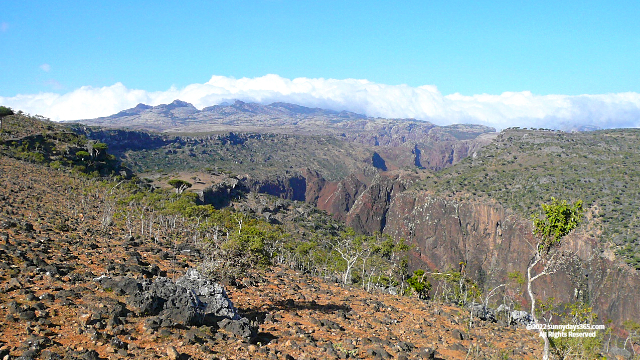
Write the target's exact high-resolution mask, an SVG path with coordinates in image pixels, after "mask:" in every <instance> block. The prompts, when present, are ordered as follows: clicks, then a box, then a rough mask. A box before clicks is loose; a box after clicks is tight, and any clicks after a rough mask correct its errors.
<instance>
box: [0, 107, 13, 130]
mask: <svg viewBox="0 0 640 360" xmlns="http://www.w3.org/2000/svg"><path fill="white" fill-rule="evenodd" d="M9 115H13V110H12V109H11V108H9V107H6V106H0V132H2V119H3V118H4V117H5V116H9Z"/></svg>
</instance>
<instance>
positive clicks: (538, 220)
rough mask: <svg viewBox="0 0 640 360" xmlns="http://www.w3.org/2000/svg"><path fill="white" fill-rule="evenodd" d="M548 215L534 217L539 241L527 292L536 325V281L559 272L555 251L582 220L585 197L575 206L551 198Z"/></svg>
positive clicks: (546, 349)
mask: <svg viewBox="0 0 640 360" xmlns="http://www.w3.org/2000/svg"><path fill="white" fill-rule="evenodd" d="M542 211H543V213H544V217H540V216H534V217H533V234H534V235H535V236H536V239H537V240H538V241H537V243H536V247H535V251H534V254H533V258H532V259H531V261H530V262H529V266H528V267H527V292H528V294H529V299H530V300H531V316H532V317H533V321H534V322H535V323H536V324H539V321H538V318H537V316H536V313H535V308H536V298H535V296H534V294H533V287H532V285H533V281H534V280H536V279H537V278H539V277H541V276H543V275H549V274H553V273H554V272H556V270H557V269H558V266H559V265H560V261H559V260H558V258H557V256H558V252H557V251H555V250H556V248H557V247H559V246H560V244H561V241H562V238H563V237H565V236H566V235H567V234H569V233H570V232H571V231H572V230H573V229H575V228H576V227H577V226H578V225H579V224H580V222H581V221H582V213H583V209H582V200H578V201H576V202H575V203H573V204H572V205H569V204H567V202H566V201H565V200H562V201H560V200H557V199H556V198H551V204H542ZM538 264H542V265H543V268H542V270H541V271H539V272H537V273H535V267H536V265H538ZM543 339H544V352H543V359H544V360H548V359H549V345H550V343H549V338H548V337H547V334H546V333H545V334H544V336H543Z"/></svg>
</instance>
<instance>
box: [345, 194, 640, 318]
mask: <svg viewBox="0 0 640 360" xmlns="http://www.w3.org/2000/svg"><path fill="white" fill-rule="evenodd" d="M354 209H355V207H354ZM384 232H385V233H387V234H390V235H392V236H393V237H394V238H396V239H399V238H405V239H407V240H408V241H410V242H411V243H413V244H415V245H416V246H417V249H418V251H417V252H416V253H414V254H413V259H412V263H413V266H414V267H416V268H417V267H423V268H424V267H428V268H431V269H441V270H445V269H448V268H451V267H452V266H453V265H452V264H459V263H460V262H465V263H466V264H467V265H466V271H467V274H469V275H470V276H471V277H472V278H473V279H474V280H475V281H477V282H478V283H479V284H480V285H482V286H484V288H485V289H487V288H493V287H494V286H497V285H499V284H502V283H505V282H506V281H507V274H508V273H509V272H513V271H518V272H520V273H521V274H526V270H527V265H528V262H529V260H530V258H531V255H532V254H533V247H532V246H533V245H532V244H535V239H534V238H533V235H532V233H531V227H530V222H529V221H526V220H522V219H520V218H519V217H517V216H515V215H513V214H510V213H509V212H507V211H506V210H505V209H504V208H503V207H502V206H500V205H499V204H496V203H489V202H480V201H469V200H466V201H458V200H454V199H442V198H438V197H434V196H430V195H428V194H426V193H424V192H403V193H401V194H398V195H396V196H395V197H393V199H392V201H391V202H390V205H389V208H388V210H387V212H386V225H385V227H384ZM597 245H598V244H597V240H596V239H593V238H588V237H585V236H584V235H581V234H575V233H574V234H571V235H570V236H568V237H567V238H566V239H565V241H564V243H563V246H562V248H561V249H560V250H561V251H562V257H561V261H562V264H563V265H562V266H561V268H560V269H559V270H558V271H557V272H556V273H555V274H553V275H550V276H543V277H541V278H539V279H538V280H536V282H535V283H534V290H535V292H536V293H537V294H538V296H539V297H540V298H542V299H546V298H548V297H555V298H556V301H558V302H574V301H576V300H583V301H591V303H592V304H593V306H594V311H595V312H596V313H598V314H599V319H605V320H608V319H611V320H613V321H614V323H615V324H617V325H620V324H621V323H622V322H623V321H624V320H627V319H632V318H636V317H637V316H638V315H639V314H640V302H638V301H637V299H638V297H640V275H639V274H638V273H637V272H634V271H632V270H629V269H627V268H625V267H623V266H620V265H619V264H616V263H613V262H612V261H610V260H609V259H606V258H604V257H603V256H600V251H599V249H598V246H597ZM521 290H522V292H521V295H522V297H521V301H522V302H524V303H526V302H527V300H528V299H527V298H526V297H525V296H524V289H521ZM603 321H604V320H603Z"/></svg>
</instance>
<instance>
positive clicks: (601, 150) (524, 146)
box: [417, 129, 640, 269]
mask: <svg viewBox="0 0 640 360" xmlns="http://www.w3.org/2000/svg"><path fill="white" fill-rule="evenodd" d="M638 177H640V130H638V129H619V130H603V131H591V132H576V133H564V132H559V131H543V130H526V129H507V130H504V131H503V132H502V133H500V135H499V136H498V137H497V138H496V139H495V141H494V142H492V143H491V144H489V145H487V146H486V147H484V148H483V149H482V150H480V151H478V152H477V153H476V154H475V155H474V156H471V157H468V158H466V159H464V160H463V161H461V162H460V163H458V164H456V165H455V166H453V167H450V168H447V169H445V170H443V171H442V172H440V173H437V174H434V175H433V176H431V177H430V178H429V179H427V180H426V181H424V182H423V183H422V184H420V185H417V187H419V188H424V189H427V190H429V191H433V192H437V193H452V194H458V195H460V196H473V197H475V198H490V199H494V200H497V201H499V202H500V203H501V204H503V205H504V206H505V207H506V208H509V209H512V210H514V211H515V212H516V213H518V214H520V215H521V216H528V214H531V213H532V212H534V211H535V209H536V208H538V207H539V205H540V203H541V202H542V203H545V202H549V201H551V197H557V198H565V199H582V200H583V201H584V207H585V212H586V216H587V217H588V218H589V222H588V226H586V227H585V228H584V231H586V232H588V233H589V234H590V235H592V236H594V237H597V238H598V239H600V241H601V243H602V245H603V247H605V248H607V247H612V248H613V249H614V250H615V252H616V253H617V254H618V255H619V256H621V258H622V259H624V260H625V261H626V262H627V264H629V265H630V266H632V267H634V268H636V269H640V256H638V254H640V235H638V234H640V213H638V204H637V199H639V198H640V184H638V182H637V181H635V179H637V178H638Z"/></svg>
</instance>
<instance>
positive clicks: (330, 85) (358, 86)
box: [0, 75, 640, 129]
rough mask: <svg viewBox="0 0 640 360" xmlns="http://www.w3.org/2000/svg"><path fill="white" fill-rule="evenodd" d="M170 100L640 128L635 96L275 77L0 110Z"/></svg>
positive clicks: (111, 89)
mask: <svg viewBox="0 0 640 360" xmlns="http://www.w3.org/2000/svg"><path fill="white" fill-rule="evenodd" d="M175 99H180V100H184V101H187V102H190V103H192V104H194V105H195V106H196V107H197V108H199V109H202V108H203V107H206V106H211V105H216V104H219V103H221V102H224V101H230V100H234V99H239V100H243V101H247V102H260V103H265V104H268V103H272V102H276V101H282V102H290V103H295V104H300V105H304V106H310V107H320V108H326V109H333V110H338V111H341V110H348V111H353V112H357V113H362V114H366V115H368V116H374V117H389V118H416V119H421V120H428V121H431V122H434V123H436V124H439V125H446V124H454V123H479V124H484V125H489V126H493V127H496V128H498V129H503V128H506V127H510V126H520V127H544V128H572V127H576V126H597V127H601V128H618V127H640V94H639V93H618V94H602V95H577V96H569V95H535V94H532V93H531V92H528V91H523V92H505V93H502V94H500V95H488V94H482V95H473V96H464V95H460V94H451V95H446V96H445V95H442V94H441V93H440V92H439V91H438V89H437V87H435V86H431V85H425V86H420V87H411V86H408V85H386V84H378V83H373V82H370V81H368V80H359V79H344V80H336V79H322V78H319V79H309V78H297V79H286V78H282V77H280V76H278V75H266V76H262V77H257V78H241V79H235V78H232V77H225V76H213V77H211V79H210V80H209V81H207V82H206V83H204V84H191V85H188V86H186V87H184V88H180V89H178V88H175V87H171V88H170V89H168V90H166V91H159V92H148V91H145V90H135V89H128V88H127V87H126V86H124V85H123V84H122V83H116V84H114V85H112V86H106V87H100V88H96V87H88V86H87V87H81V88H79V89H76V90H74V91H71V92H69V93H66V94H62V95H61V94H56V93H40V94H31V95H17V96H14V97H0V104H3V105H7V106H11V107H13V108H14V109H19V110H23V111H25V112H27V113H31V114H40V115H44V116H47V117H50V118H51V119H53V120H76V119H87V118H95V117H99V116H108V115H111V114H114V113H116V112H118V111H121V110H124V109H127V108H131V107H134V106H135V105H137V104H138V103H145V104H149V105H158V104H167V103H170V102H172V101H173V100H175Z"/></svg>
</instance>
